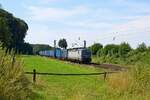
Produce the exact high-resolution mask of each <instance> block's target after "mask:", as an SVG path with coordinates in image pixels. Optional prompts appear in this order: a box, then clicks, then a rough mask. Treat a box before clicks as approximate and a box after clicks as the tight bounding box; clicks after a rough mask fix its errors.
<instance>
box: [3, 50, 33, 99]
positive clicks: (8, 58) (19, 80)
mask: <svg viewBox="0 0 150 100" xmlns="http://www.w3.org/2000/svg"><path fill="white" fill-rule="evenodd" d="M15 60H16V61H15V62H14V59H13V56H12V55H8V54H5V53H4V51H3V50H1V49H0V99H1V100H27V99H28V98H29V95H30V93H31V91H30V90H29V81H28V79H27V78H26V77H25V75H24V72H23V69H22V68H23V64H22V62H21V60H20V59H19V57H17V58H16V59H15Z"/></svg>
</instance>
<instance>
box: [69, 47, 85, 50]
mask: <svg viewBox="0 0 150 100" xmlns="http://www.w3.org/2000/svg"><path fill="white" fill-rule="evenodd" d="M77 49H86V48H84V47H79V48H69V49H67V50H77Z"/></svg>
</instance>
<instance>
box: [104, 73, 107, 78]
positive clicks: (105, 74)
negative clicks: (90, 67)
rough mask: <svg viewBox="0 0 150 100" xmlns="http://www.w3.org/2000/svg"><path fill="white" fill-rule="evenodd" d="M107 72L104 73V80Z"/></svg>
mask: <svg viewBox="0 0 150 100" xmlns="http://www.w3.org/2000/svg"><path fill="white" fill-rule="evenodd" d="M106 76H107V72H104V80H106Z"/></svg>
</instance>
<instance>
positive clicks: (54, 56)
mask: <svg viewBox="0 0 150 100" xmlns="http://www.w3.org/2000/svg"><path fill="white" fill-rule="evenodd" d="M54 57H55V58H56V40H54Z"/></svg>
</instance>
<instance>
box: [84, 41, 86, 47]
mask: <svg viewBox="0 0 150 100" xmlns="http://www.w3.org/2000/svg"><path fill="white" fill-rule="evenodd" d="M84 48H86V41H85V40H84Z"/></svg>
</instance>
